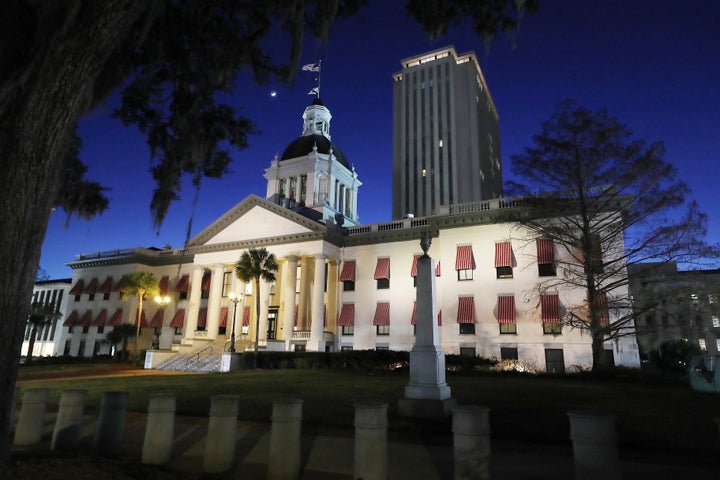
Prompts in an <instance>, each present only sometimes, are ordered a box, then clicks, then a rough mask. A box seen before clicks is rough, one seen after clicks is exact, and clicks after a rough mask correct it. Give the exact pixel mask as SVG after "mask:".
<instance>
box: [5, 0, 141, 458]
mask: <svg viewBox="0 0 720 480" xmlns="http://www.w3.org/2000/svg"><path fill="white" fill-rule="evenodd" d="M38 5H40V4H38ZM38 8H41V7H40V6H38ZM144 8H145V5H144V2H142V1H140V0H114V1H103V2H87V3H84V4H83V5H82V6H81V7H80V8H79V9H77V10H71V9H70V8H69V7H68V11H62V9H58V12H56V13H57V14H58V16H59V15H60V14H62V15H65V17H67V18H53V19H52V21H51V19H49V18H39V19H38V20H37V22H36V27H37V31H35V32H34V37H33V38H30V39H29V40H28V41H29V42H30V44H29V45H27V49H28V50H30V51H32V52H33V54H34V56H33V58H32V59H30V60H27V64H26V65H23V66H22V67H20V68H19V69H18V70H16V71H11V72H10V74H9V75H10V79H9V80H8V81H6V82H5V84H3V85H0V88H2V89H4V91H2V92H0V93H2V94H3V95H1V96H0V99H1V100H2V101H0V131H1V132H2V135H0V192H2V201H1V202H0V231H1V232H2V235H0V364H1V365H2V366H3V368H0V462H2V463H7V462H9V460H10V411H11V405H12V401H13V394H14V387H15V380H16V377H17V368H18V363H19V360H20V348H21V346H22V337H23V334H24V330H25V324H26V319H27V315H28V313H29V309H30V298H31V296H32V289H33V282H34V279H35V274H36V272H37V269H38V264H39V261H40V250H41V248H42V244H43V240H44V238H45V232H46V230H47V225H48V221H49V218H50V212H51V209H52V208H53V203H54V201H55V199H56V197H57V192H58V190H59V188H60V181H61V175H60V172H61V171H62V166H63V156H64V154H65V151H66V148H67V142H68V139H69V138H71V137H70V136H71V134H72V133H73V130H74V128H75V122H76V121H77V119H78V118H79V117H80V116H81V115H82V114H83V113H84V112H85V111H87V109H88V108H90V106H91V101H92V96H93V90H94V87H95V84H94V83H95V80H96V78H97V76H98V75H99V73H100V72H101V71H102V69H103V66H104V65H105V63H106V62H107V60H108V57H109V56H110V54H111V53H112V52H113V51H114V50H115V49H116V47H117V46H118V45H119V44H120V43H121V42H122V41H124V40H125V39H126V37H127V33H128V28H129V27H130V26H131V25H132V24H133V23H134V22H135V21H136V20H137V19H138V18H139V17H140V15H141V13H142V11H143V9H144ZM49 28H52V29H53V30H51V31H48V29H49ZM8 92H9V93H8Z"/></svg>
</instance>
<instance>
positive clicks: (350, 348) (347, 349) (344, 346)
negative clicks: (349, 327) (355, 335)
mask: <svg viewBox="0 0 720 480" xmlns="http://www.w3.org/2000/svg"><path fill="white" fill-rule="evenodd" d="M352 350H353V347H350V346H347V345H342V346H340V351H341V352H352Z"/></svg>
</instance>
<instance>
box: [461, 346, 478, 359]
mask: <svg viewBox="0 0 720 480" xmlns="http://www.w3.org/2000/svg"><path fill="white" fill-rule="evenodd" d="M460 356H461V357H475V356H476V353H475V347H460Z"/></svg>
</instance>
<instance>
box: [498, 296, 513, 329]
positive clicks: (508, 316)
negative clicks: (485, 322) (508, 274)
mask: <svg viewBox="0 0 720 480" xmlns="http://www.w3.org/2000/svg"><path fill="white" fill-rule="evenodd" d="M497 319H498V323H515V297H514V296H513V295H500V296H498V307H497Z"/></svg>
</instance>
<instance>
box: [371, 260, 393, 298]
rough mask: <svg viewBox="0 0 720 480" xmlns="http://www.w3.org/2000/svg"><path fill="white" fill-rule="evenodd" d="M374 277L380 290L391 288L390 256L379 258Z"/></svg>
mask: <svg viewBox="0 0 720 480" xmlns="http://www.w3.org/2000/svg"><path fill="white" fill-rule="evenodd" d="M374 278H375V280H376V281H377V288H378V290H386V289H388V288H390V257H381V258H378V259H377V265H375V275H374Z"/></svg>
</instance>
